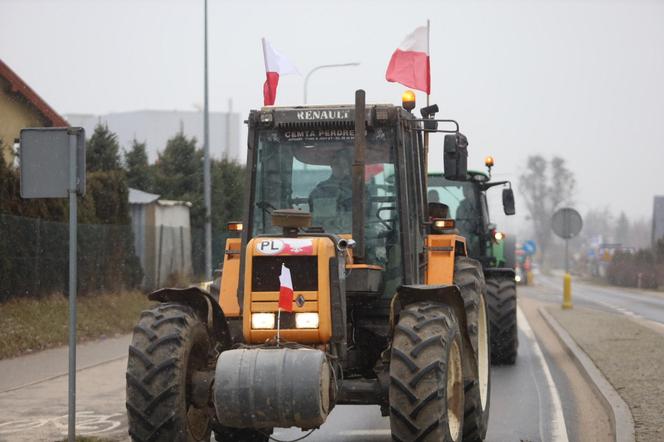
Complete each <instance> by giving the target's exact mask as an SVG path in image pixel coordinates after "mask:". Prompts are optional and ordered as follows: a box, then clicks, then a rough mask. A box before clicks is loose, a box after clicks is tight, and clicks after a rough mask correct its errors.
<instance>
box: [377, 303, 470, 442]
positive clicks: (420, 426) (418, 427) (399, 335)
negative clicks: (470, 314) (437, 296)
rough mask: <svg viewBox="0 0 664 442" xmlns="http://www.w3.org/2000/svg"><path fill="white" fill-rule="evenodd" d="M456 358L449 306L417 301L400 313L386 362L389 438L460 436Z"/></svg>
mask: <svg viewBox="0 0 664 442" xmlns="http://www.w3.org/2000/svg"><path fill="white" fill-rule="evenodd" d="M461 358H462V342H461V334H460V332H459V324H458V322H457V318H456V316H455V315H454V312H453V310H452V309H451V308H450V307H448V306H447V305H443V304H438V303H433V302H418V303H414V304H411V305H408V306H406V307H405V308H404V309H403V310H402V311H401V313H400V314H399V322H398V323H397V326H396V327H395V330H394V339H393V341H392V352H391V361H390V387H389V398H390V399H389V400H390V427H391V430H392V438H393V439H394V440H399V441H423V442H424V441H436V442H440V441H444V442H457V441H460V440H461V439H462V436H463V418H464V416H463V414H464V413H463V412H464V409H463V407H464V392H463V390H464V385H463V368H462V359H461Z"/></svg>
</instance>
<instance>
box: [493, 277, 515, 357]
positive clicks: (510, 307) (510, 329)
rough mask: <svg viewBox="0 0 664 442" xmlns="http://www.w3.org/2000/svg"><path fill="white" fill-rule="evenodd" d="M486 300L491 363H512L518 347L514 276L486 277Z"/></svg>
mask: <svg viewBox="0 0 664 442" xmlns="http://www.w3.org/2000/svg"><path fill="white" fill-rule="evenodd" d="M487 301H488V304H489V322H490V324H491V332H490V336H491V363H493V364H495V365H513V364H514V363H515V362H516V355H517V349H518V347H519V336H518V332H517V323H516V282H515V281H514V278H509V277H501V276H491V277H489V278H488V279H487Z"/></svg>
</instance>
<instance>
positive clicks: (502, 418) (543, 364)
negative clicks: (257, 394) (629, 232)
mask: <svg viewBox="0 0 664 442" xmlns="http://www.w3.org/2000/svg"><path fill="white" fill-rule="evenodd" d="M552 284H553V283H552ZM582 290H584V289H582V288H581V287H575V291H576V292H579V298H580V297H581V293H580V292H581V291H582ZM589 291H590V290H589ZM555 296H556V295H555V294H554V291H553V290H552V288H551V287H549V288H547V287H545V289H539V288H524V289H520V290H519V297H520V302H519V303H520V311H519V317H518V323H519V355H518V358H517V362H516V364H515V365H514V366H503V367H493V368H492V373H491V375H492V379H491V416H490V423H489V431H488V435H487V440H488V441H528V442H535V441H554V442H563V441H568V440H569V441H576V440H583V441H594V440H597V441H604V440H610V437H611V431H610V428H609V420H608V416H607V415H606V413H605V411H604V410H603V408H602V407H601V406H600V405H599V402H598V400H597V399H596V398H595V396H594V393H593V391H592V389H591V388H590V387H589V386H588V385H587V383H586V381H585V380H584V378H583V376H581V374H580V373H579V372H578V370H577V368H576V366H575V365H574V364H573V362H572V361H571V360H570V359H569V357H568V356H567V354H566V352H565V350H564V349H563V348H562V347H561V346H560V343H559V342H558V340H557V339H556V338H555V336H554V335H553V334H552V332H551V330H550V329H549V328H548V326H547V325H546V324H545V323H544V321H543V320H542V318H541V317H540V316H539V313H538V311H537V307H538V306H540V305H543V304H544V303H546V302H552V301H553V302H557V301H556V300H555ZM588 296H594V295H588ZM607 296H608V295H607ZM630 296H631V295H630ZM607 302H609V301H608V300H607ZM616 302H617V301H616ZM663 304H664V303H663ZM662 311H663V312H664V310H662ZM662 314H664V313H662ZM128 342H129V337H128V336H125V337H121V338H117V339H114V340H105V341H102V342H98V343H93V344H87V345H86V346H82V347H83V348H82V349H81V350H79V353H80V354H83V355H86V360H85V361H84V363H83V365H85V366H88V367H89V368H85V369H82V370H80V371H79V373H78V397H77V404H78V408H77V410H78V412H77V422H78V433H81V434H86V435H94V436H98V437H105V438H111V439H117V440H127V419H126V414H125V407H124V399H125V397H124V391H125V377H124V373H125V368H126V358H123V355H124V352H125V351H126V350H124V349H126V345H127V344H128ZM66 357H67V355H66V349H57V350H54V351H50V352H49V353H47V352H42V353H40V354H36V355H30V356H26V357H24V358H19V359H15V360H9V361H0V372H4V373H7V372H10V371H12V370H13V371H16V370H17V367H25V370H20V371H21V372H22V373H24V374H23V375H22V376H21V375H18V376H13V378H12V377H10V378H9V380H0V410H2V413H1V414H0V441H5V440H7V441H15V440H16V441H33V440H58V439H60V440H61V439H62V438H63V436H65V435H66V433H67V428H66V423H67V418H66V413H67V402H66V400H67V378H66V376H58V374H60V375H62V374H63V373H64V372H63V371H62V369H61V368H60V367H61V366H62V361H64V362H65V363H66ZM109 360H110V361H109ZM104 361H109V362H104ZM35 366H40V367H42V368H41V369H40V370H37V371H36V372H34V369H33V371H31V370H30V369H28V368H27V367H35ZM49 367H53V369H52V370H50V371H49ZM58 370H59V371H58ZM49 378H50V379H49ZM26 384H27V385H26ZM21 385H22V386H21ZM304 434H305V433H303V432H301V431H300V430H299V429H277V430H276V431H275V433H274V434H273V436H274V437H275V438H277V439H279V440H292V439H295V438H297V437H301V436H303V435H304ZM306 440H308V441H357V442H359V441H369V442H371V441H389V440H391V439H390V432H389V420H388V418H384V417H381V416H380V411H379V408H378V407H377V406H338V407H336V408H335V409H334V411H333V412H332V414H331V415H330V417H329V418H328V421H327V422H326V423H325V424H324V425H323V426H322V427H321V428H320V429H319V430H316V431H314V432H313V434H311V435H310V436H309V437H308V438H307V439H306Z"/></svg>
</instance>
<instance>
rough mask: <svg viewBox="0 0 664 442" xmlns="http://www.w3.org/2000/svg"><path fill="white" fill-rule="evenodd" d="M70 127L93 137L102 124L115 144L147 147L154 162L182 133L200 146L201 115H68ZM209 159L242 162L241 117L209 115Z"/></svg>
mask: <svg viewBox="0 0 664 442" xmlns="http://www.w3.org/2000/svg"><path fill="white" fill-rule="evenodd" d="M67 119H68V120H69V122H70V123H71V124H72V126H81V127H83V128H84V129H85V132H86V133H87V134H92V132H93V131H94V128H95V126H96V125H97V124H98V123H102V124H105V125H107V126H108V128H109V129H110V130H111V131H112V132H114V133H115V134H117V136H118V142H119V143H120V145H121V146H123V147H124V148H125V149H128V148H129V147H130V146H131V144H132V142H133V140H134V139H136V140H138V141H141V142H145V143H146V144H147V151H148V159H149V160H150V161H151V162H154V161H155V160H156V158H157V152H158V151H162V150H164V148H165V147H166V142H167V141H168V139H169V138H172V137H173V135H175V134H176V133H178V132H180V131H182V132H183V133H184V134H185V135H187V136H188V137H196V140H197V141H198V146H200V147H202V146H203V113H202V112H200V111H162V110H142V111H134V112H117V113H110V114H106V115H90V114H67ZM210 156H211V157H212V158H224V157H225V158H228V159H231V160H236V161H239V162H242V163H244V162H245V161H246V149H240V114H238V113H234V112H210Z"/></svg>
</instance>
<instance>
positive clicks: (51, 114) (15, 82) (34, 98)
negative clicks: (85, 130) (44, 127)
mask: <svg viewBox="0 0 664 442" xmlns="http://www.w3.org/2000/svg"><path fill="white" fill-rule="evenodd" d="M0 77H2V78H4V79H5V80H7V81H8V82H9V90H10V91H11V92H13V93H17V94H19V95H21V96H22V97H23V98H24V99H25V100H26V101H27V102H28V103H29V104H31V105H32V106H34V107H35V109H37V111H38V112H39V113H40V114H42V115H43V116H44V118H46V120H48V121H49V123H50V124H51V126H53V127H67V126H69V123H67V121H66V120H65V119H64V118H62V117H61V116H60V115H58V113H57V112H56V111H54V110H53V108H52V107H51V106H49V105H48V103H46V102H45V101H44V100H43V99H42V98H41V97H40V96H39V95H37V93H36V92H35V91H33V90H32V89H31V88H30V86H28V85H27V84H26V83H25V81H23V80H22V79H21V77H19V76H18V75H17V74H16V73H15V72H14V71H12V70H11V68H10V67H9V66H7V64H5V62H3V61H2V60H0Z"/></svg>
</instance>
